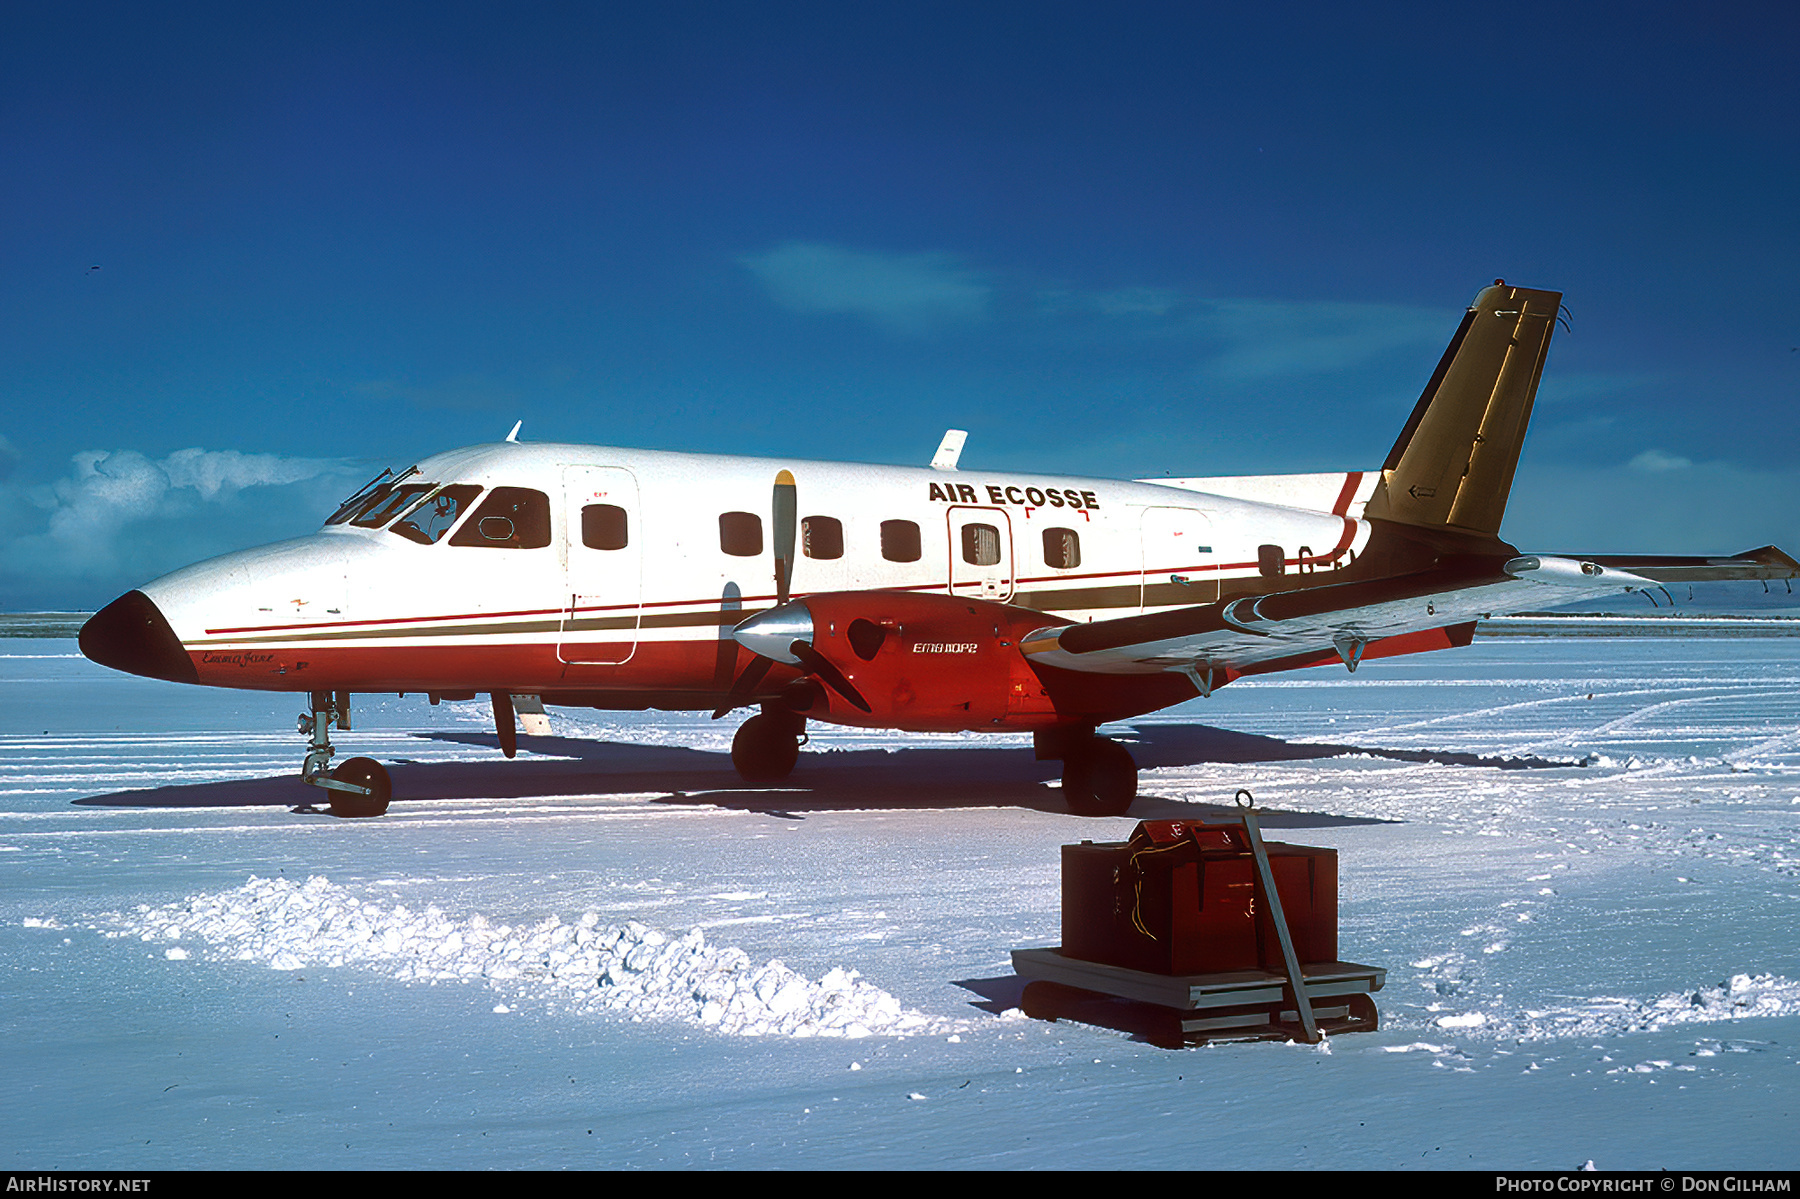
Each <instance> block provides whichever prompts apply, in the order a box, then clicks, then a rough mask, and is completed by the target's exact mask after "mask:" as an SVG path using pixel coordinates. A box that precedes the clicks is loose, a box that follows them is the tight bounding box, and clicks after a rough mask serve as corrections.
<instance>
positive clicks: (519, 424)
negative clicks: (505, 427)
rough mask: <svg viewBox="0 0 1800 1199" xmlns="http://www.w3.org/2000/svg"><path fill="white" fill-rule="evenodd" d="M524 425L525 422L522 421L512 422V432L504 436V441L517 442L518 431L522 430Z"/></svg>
mask: <svg viewBox="0 0 1800 1199" xmlns="http://www.w3.org/2000/svg"><path fill="white" fill-rule="evenodd" d="M524 424H525V422H524V421H522V420H521V421H514V422H513V430H512V432H511V433H508V434H507V435H506V440H508V441H517V440H519V430H520V429H521V428H522V427H523V426H524Z"/></svg>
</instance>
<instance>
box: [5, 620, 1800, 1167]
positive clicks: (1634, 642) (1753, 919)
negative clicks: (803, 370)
mask: <svg viewBox="0 0 1800 1199" xmlns="http://www.w3.org/2000/svg"><path fill="white" fill-rule="evenodd" d="M359 703H360V704H361V706H360V707H359V708H358V710H357V711H356V713H355V717H356V730H355V731H354V732H352V733H350V734H345V735H342V736H340V738H339V740H338V743H339V746H340V751H341V753H342V754H343V755H344V756H349V755H351V754H367V755H370V756H373V757H377V758H380V759H382V760H383V761H386V762H388V763H390V764H392V765H393V774H394V780H395V788H396V800H395V803H394V806H393V810H392V812H391V814H390V815H389V816H388V817H386V818H385V819H382V820H378V821H338V820H334V819H332V818H330V817H328V816H324V815H318V814H307V813H298V814H296V813H294V812H292V811H290V809H291V808H293V807H295V806H298V805H304V804H308V803H310V802H312V801H314V800H316V799H318V798H319V796H318V795H317V794H316V793H314V792H312V791H311V790H310V789H308V788H305V787H303V786H302V785H300V784H299V783H298V782H296V781H294V780H293V778H292V777H291V776H292V774H293V772H294V771H295V769H296V768H297V767H298V764H299V761H300V757H301V755H302V753H303V743H302V741H301V739H300V738H299V736H298V735H297V734H295V733H294V732H293V727H294V719H293V718H294V715H295V713H296V712H297V710H298V707H299V705H298V702H297V701H296V700H295V698H294V697H271V696H258V695H253V694H232V693H225V692H214V691H203V690H199V689H194V688H186V687H180V686H177V685H174V684H164V683H157V682H152V681H147V680H141V679H133V678H128V677H126V676H122V675H118V674H114V673H112V672H110V671H106V670H103V669H101V668H99V667H96V666H93V665H92V664H90V663H88V662H87V661H85V660H84V659H82V658H81V657H80V656H79V655H78V654H77V653H76V651H75V647H74V644H73V642H71V641H66V640H26V639H12V640H0V881H3V884H4V885H3V886H0V979H3V982H0V1035H3V1036H4V1038H5V1042H4V1043H5V1046H6V1051H5V1053H4V1054H0V1115H3V1117H4V1120H3V1122H0V1127H4V1128H5V1129H6V1130H7V1132H6V1136H5V1141H4V1154H5V1166H6V1167H7V1168H9V1169H15V1170H23V1169H48V1168H60V1169H97V1168H104V1169H124V1168H136V1167H144V1168H149V1167H182V1166H207V1167H248V1168H258V1167H289V1166H304V1167H322V1168H337V1167H348V1168H404V1167H422V1166H437V1167H447V1168H457V1167H490V1166H491V1167H524V1166H531V1167H550V1168H557V1167H577V1168H580V1167H629V1166H643V1167H659V1166H683V1165H699V1166H708V1165H711V1166H733V1167H750V1166H788V1167H826V1166H864V1167H941V1166H970V1167H1005V1168H1013V1167H1034V1166H1044V1167H1050V1166H1055V1167H1078V1168H1079V1167H1096V1168H1097V1167H1238V1166H1250V1167H1400V1168H1404V1167H1409V1166H1419V1167H1437V1168H1457V1167H1461V1168H1468V1167H1483V1168H1486V1167H1534V1168H1568V1167H1575V1166H1579V1165H1581V1164H1582V1163H1583V1162H1585V1161H1588V1160H1590V1159H1591V1160H1592V1161H1593V1162H1594V1163H1595V1164H1596V1165H1598V1166H1599V1167H1600V1168H1602V1169H1608V1168H1626V1167H1633V1168H1637V1167H1643V1168H1657V1167H1670V1168H1676V1167H1685V1168H1701V1167H1716V1168H1722V1167H1765V1168H1790V1169H1791V1168H1793V1167H1794V1166H1795V1165H1796V1163H1800V1136H1796V1131H1797V1129H1800V945H1797V943H1796V941H1797V939H1796V935H1795V928H1796V924H1797V920H1796V918H1797V917H1800V835H1797V834H1800V638H1795V637H1760V638H1741V639H1739V638H1732V637H1722V636H1707V637H1666V636H1665V637H1641V638H1634V637H1596V638H1580V637H1518V638H1509V637H1501V638H1492V639H1489V638H1482V639H1478V640H1477V642H1476V644H1475V645H1474V646H1472V647H1470V648H1468V649H1466V650H1460V651H1452V652H1448V653H1443V654H1438V655H1423V656H1420V657H1416V658H1410V659H1396V660H1386V661H1378V662H1371V663H1368V664H1366V665H1364V666H1363V668H1362V669H1361V670H1360V671H1359V672H1358V673H1357V674H1356V675H1355V676H1354V677H1352V676H1350V675H1348V674H1346V673H1345V672H1343V671H1341V670H1313V671H1306V672H1300V673H1296V674H1292V675H1288V676H1283V677H1276V678H1271V679H1267V680H1263V681H1249V682H1241V683H1238V684H1234V685H1233V686H1231V687H1228V688H1226V689H1224V690H1223V691H1221V692H1219V693H1218V694H1217V695H1215V696H1214V697H1213V698H1212V699H1211V700H1209V701H1204V702H1196V703H1194V704H1190V705H1186V706H1184V707H1182V708H1179V709H1175V710H1173V711H1170V712H1167V713H1162V714H1159V715H1157V716H1155V717H1152V718H1147V719H1144V720H1140V721H1137V722H1134V723H1133V724H1132V725H1131V726H1130V728H1129V730H1126V729H1123V728H1122V729H1120V730H1116V731H1118V732H1120V733H1121V735H1123V736H1126V737H1128V738H1130V739H1133V740H1134V741H1135V744H1134V745H1133V752H1134V754H1135V755H1136V757H1137V758H1138V761H1139V763H1140V764H1141V765H1142V766H1144V767H1145V770H1144V776H1143V792H1144V794H1143V797H1141V798H1140V799H1139V801H1138V804H1137V806H1136V807H1135V808H1134V810H1133V812H1132V818H1131V819H1116V820H1098V821H1092V820H1082V819H1078V818H1076V817H1072V816H1068V815H1065V814H1063V813H1062V812H1061V810H1060V804H1059V802H1058V795H1057V791H1056V789H1055V787H1054V785H1053V783H1051V782H1050V780H1051V779H1053V777H1054V771H1055V767H1054V765H1053V764H1044V763H1038V762H1035V761H1033V759H1032V755H1031V752H1030V748H1029V744H1028V742H1027V741H1026V740H1025V739H1023V738H1012V739H982V740H977V739H961V738H933V737H907V736H900V735H870V734H864V733H857V732H851V731H843V730H833V729H829V728H826V729H819V730H817V731H816V735H815V737H814V739H813V743H812V745H811V746H810V747H809V750H808V751H807V753H806V754H805V755H803V757H802V764H801V767H800V769H799V770H798V771H797V772H796V774H795V776H794V777H793V778H792V779H791V780H789V783H788V784H787V785H785V786H783V787H781V788H776V789H762V790H758V789H751V788H746V787H744V786H742V785H741V784H739V783H738V781H737V779H736V776H735V775H734V774H733V773H732V772H731V770H730V766H729V764H728V762H727V761H726V758H725V756H724V752H723V751H724V750H725V748H726V746H727V744H728V742H729V737H730V734H731V732H732V727H733V724H734V722H732V721H722V722H718V723H714V722H712V721H710V720H707V719H706V718H705V717H704V716H671V715H668V714H646V715H642V716H640V715H635V714H626V715H611V714H602V713H588V714H585V715H583V714H575V715H570V714H567V713H565V712H563V711H560V710H558V711H556V712H554V719H555V720H556V722H557V730H558V732H559V733H566V734H569V735H568V736H558V737H553V738H547V739H542V740H538V741H531V740H529V739H527V740H525V742H524V748H523V750H522V752H521V754H520V756H519V758H518V759H517V760H514V761H511V762H508V761H505V760H504V759H502V758H501V756H500V754H499V752H498V750H497V749H496V748H495V747H494V738H493V735H492V733H491V731H490V730H489V729H488V728H487V725H486V719H487V712H486V706H485V704H463V705H450V704H446V705H444V706H441V707H437V708H431V707H428V706H427V705H426V704H425V703H424V701H423V700H422V699H418V698H408V699H404V700H402V699H398V698H394V697H388V698H385V699H381V698H377V697H367V698H362V699H359ZM1241 786H1246V787H1249V788H1251V789H1252V790H1253V791H1254V792H1255V793H1256V796H1257V798H1258V801H1259V804H1260V805H1261V806H1262V807H1263V808H1264V810H1265V811H1264V817H1263V824H1264V828H1265V829H1266V831H1267V832H1268V834H1269V835H1270V837H1271V838H1272V839H1284V840H1293V841H1299V842H1303V843H1311V844H1323V845H1330V846H1334V847H1336V848H1337V849H1338V850H1339V852H1340V854H1341V870H1342V887H1343V896H1342V929H1341V936H1340V941H1341V945H1342V952H1343V956H1344V957H1346V958H1348V959H1350V960H1353V961H1360V962H1368V963H1371V964H1375V965H1380V966H1384V967H1386V968H1387V969H1388V972H1389V973H1388V985H1387V988H1386V989H1385V990H1384V991H1383V992H1381V993H1380V995H1378V996H1377V1001H1378V1003H1379V1005H1380V1008H1381V1011H1382V1017H1383V1020H1384V1027H1383V1028H1382V1030H1381V1031H1379V1032H1376V1033H1364V1034H1346V1035H1341V1036H1338V1037H1336V1038H1334V1039H1332V1040H1331V1041H1330V1042H1329V1043H1328V1044H1327V1045H1326V1046H1324V1047H1322V1048H1312V1047H1305V1046H1297V1045H1278V1044H1247V1045H1222V1046H1213V1047H1209V1048H1204V1049H1193V1050H1186V1051H1167V1050H1162V1049H1157V1048H1154V1047H1152V1046H1150V1045H1147V1044H1145V1043H1142V1042H1140V1041H1135V1040H1133V1039H1131V1038H1129V1037H1127V1036H1125V1035H1124V1034H1121V1033H1116V1032H1110V1031H1106V1030H1102V1029H1096V1028H1090V1027H1086V1026H1082V1025H1075V1024H1068V1023H1059V1024H1054V1025H1052V1024H1043V1023H1038V1022H1034V1021H1030V1020H1027V1019H1025V1018H1024V1017H1023V1016H1022V1015H1021V1014H1020V1013H1019V1012H1018V1011H1017V1010H1016V1008H1015V1007H1013V1006H1012V1005H1013V1003H1014V1001H1015V1000H1016V997H1017V993H1018V984H1017V982H1016V980H1014V979H1012V977H1011V969H1010V965H1009V959H1008V956H1007V955H1008V951H1009V950H1010V949H1012V948H1014V947H1019V946H1028V945H1045V944H1053V943H1055V942H1056V941H1057V939H1058V927H1059V914H1058V900H1059V886H1058V877H1057V868H1058V852H1059V851H1058V847H1059V846H1060V845H1062V844H1063V843H1065V842H1068V841H1073V840H1078V839H1081V838H1093V839H1101V840H1105V839H1117V838H1121V837H1123V836H1125V835H1126V834H1128V833H1129V831H1130V829H1131V827H1132V824H1133V820H1135V819H1139V818H1144V817H1148V816H1161V815H1174V814H1178V813H1186V814H1194V813H1195V812H1197V811H1198V812H1204V811H1206V810H1208V808H1209V806H1211V805H1228V804H1229V802H1230V796H1231V794H1232V792H1233V791H1234V790H1235V789H1236V788H1238V787H1241Z"/></svg>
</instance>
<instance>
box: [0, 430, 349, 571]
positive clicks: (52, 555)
mask: <svg viewBox="0 0 1800 1199" xmlns="http://www.w3.org/2000/svg"><path fill="white" fill-rule="evenodd" d="M71 461H72V469H71V470H70V472H69V474H67V475H66V476H64V477H63V478H60V479H57V480H56V481H55V482H53V483H51V484H49V485H47V486H38V487H32V488H21V487H17V486H12V487H0V510H4V511H5V512H6V513H7V514H8V520H7V522H6V530H7V532H6V534H4V536H3V537H0V563H3V564H0V584H4V590H5V592H6V593H7V594H8V595H9V596H16V597H38V598H36V599H35V600H34V602H40V603H41V602H61V603H65V604H66V603H76V602H90V603H91V602H94V594H93V589H92V587H79V586H78V585H79V584H83V583H87V584H95V583H98V582H102V581H104V582H105V583H106V584H107V585H108V586H110V587H112V588H114V589H116V590H125V589H126V588H128V587H132V586H136V585H137V584H139V583H142V582H145V581H147V580H148V579H149V578H150V577H152V576H153V575H155V574H161V573H165V572H166V571H168V570H171V569H174V568H176V567H178V566H182V565H185V564H186V563H188V562H191V561H194V560H197V559H199V558H202V557H206V556H208V555H209V554H211V553H218V552H221V551H223V550H225V549H230V548H235V547H237V546H242V545H250V544H255V543H257V542H259V541H270V540H274V539H275V536H279V535H291V534H292V533H294V532H299V531H303V530H304V529H306V528H309V527H316V526H317V524H318V523H319V521H320V520H321V519H322V518H323V516H324V515H325V514H326V513H325V512H323V511H321V509H322V508H323V507H324V506H325V505H327V504H329V502H330V499H329V497H331V496H333V495H335V493H336V492H338V491H341V490H343V489H344V482H343V477H344V476H346V475H348V474H351V473H354V471H353V469H352V467H351V466H350V464H349V463H347V462H345V461H343V460H341V459H329V458H284V457H281V456H279V455H276V454H244V453H239V452H238V451H236V450H206V449H200V448H193V449H186V450H177V451H176V452H175V453H173V454H170V455H168V456H167V457H164V458H160V459H152V458H150V457H148V456H146V455H144V454H141V453H138V452H137V451H135V450H111V451H109V450H83V451H82V452H81V453H78V454H75V455H74V456H73V457H72V460H71ZM245 492H253V493H254V496H255V498H254V499H253V500H252V501H251V502H244V499H243V493H245ZM271 532H274V534H275V535H274V536H272V535H270V534H271ZM71 587H76V588H77V589H78V590H80V591H81V592H82V595H81V597H79V598H78V599H66V600H60V601H59V600H58V598H57V597H58V596H59V595H64V594H68V592H69V589H70V588H71ZM106 598H110V596H108V597H106Z"/></svg>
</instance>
